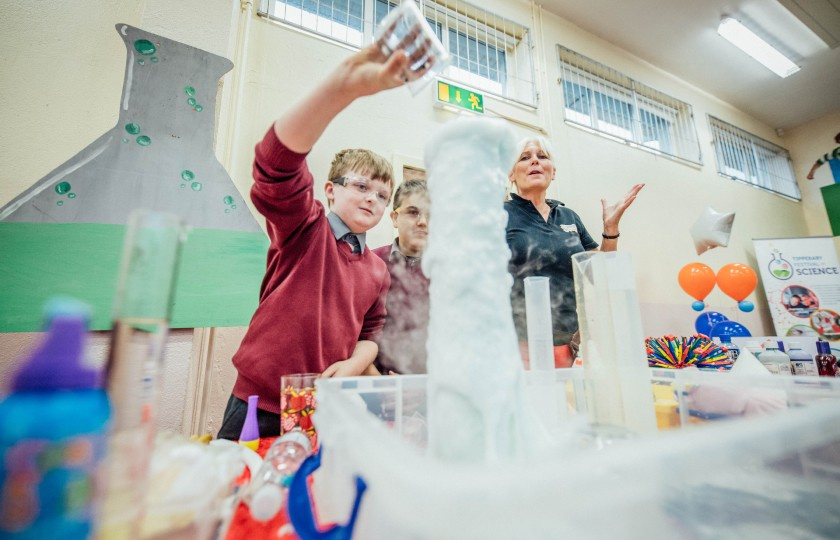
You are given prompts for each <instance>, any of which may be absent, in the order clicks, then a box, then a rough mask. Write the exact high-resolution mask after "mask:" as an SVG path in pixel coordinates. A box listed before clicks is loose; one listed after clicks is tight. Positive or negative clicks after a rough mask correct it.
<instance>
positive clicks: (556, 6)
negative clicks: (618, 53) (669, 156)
mask: <svg viewBox="0 0 840 540" xmlns="http://www.w3.org/2000/svg"><path fill="white" fill-rule="evenodd" d="M537 2H538V3H541V4H542V5H543V7H544V8H545V9H546V10H547V11H549V12H552V13H555V14H557V15H559V16H560V17H562V18H563V19H566V20H567V21H569V22H571V23H573V24H575V25H576V26H579V27H580V28H583V29H584V30H586V31H588V32H590V33H592V34H594V35H596V36H598V37H600V38H602V39H604V40H606V41H608V42H610V43H612V44H614V45H617V46H618V47H620V48H622V49H624V50H626V51H629V52H630V53H632V54H634V55H635V56H638V57H639V58H641V59H643V60H645V61H647V62H649V63H651V64H653V65H655V66H657V67H659V68H662V69H664V70H665V71H668V72H670V73H672V74H673V75H676V76H677V77H679V78H681V79H683V80H684V81H687V82H689V83H691V84H692V85H694V86H696V87H698V88H700V89H702V90H704V91H706V92H708V93H710V94H712V95H714V96H716V97H718V98H720V99H722V100H723V101H725V102H727V103H730V104H731V105H733V106H735V107H737V108H738V109H741V110H742V111H745V112H746V113H748V114H750V115H751V116H753V117H754V118H757V119H758V120H761V121H763V122H765V123H767V124H768V125H770V126H771V127H773V128H775V129H783V130H788V129H791V128H794V127H796V126H799V125H801V124H804V123H806V122H809V121H811V120H814V119H816V118H820V117H822V116H824V115H826V114H829V113H832V112H835V111H840V46H838V44H840V0H728V1H727V0H586V1H581V0H537ZM785 6H787V8H786V7H785ZM803 6H805V7H803ZM794 13H795V14H794ZM725 15H726V16H730V17H734V18H736V19H738V20H740V21H741V22H742V23H744V24H745V25H747V26H749V27H750V28H751V29H752V30H753V31H754V32H755V33H757V34H759V35H761V36H762V37H764V38H765V39H767V41H770V42H771V43H772V44H773V45H776V46H777V48H779V49H780V50H781V51H783V52H785V53H787V55H788V56H789V57H790V58H791V59H792V60H794V62H796V64H797V65H799V66H800V67H801V68H802V69H801V70H800V71H798V72H797V73H794V74H793V75H791V76H789V77H787V78H786V79H782V78H779V77H778V76H776V75H775V74H774V73H773V72H771V71H770V70H769V69H767V68H765V67H764V66H762V65H761V64H759V63H758V62H756V61H755V60H753V59H752V58H750V57H749V56H747V55H746V53H743V52H741V51H740V50H739V49H737V48H736V47H735V46H734V45H732V44H730V43H729V42H728V41H726V40H725V39H723V38H722V37H720V36H719V35H718V34H717V26H718V23H719V22H720V20H721V18H722V17H723V16H725ZM811 28H813V29H814V30H811ZM820 36H821V37H820ZM561 44H562V43H561ZM831 46H833V47H834V48H832V47H831ZM578 52H580V53H582V54H587V52H586V51H578ZM594 60H598V59H597V58H594ZM641 82H645V81H641ZM674 97H676V98H680V96H674Z"/></svg>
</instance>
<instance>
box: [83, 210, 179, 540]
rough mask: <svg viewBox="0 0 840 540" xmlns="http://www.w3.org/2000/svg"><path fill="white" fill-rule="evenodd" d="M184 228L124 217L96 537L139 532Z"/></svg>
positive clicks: (167, 220)
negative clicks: (103, 498) (101, 501)
mask: <svg viewBox="0 0 840 540" xmlns="http://www.w3.org/2000/svg"><path fill="white" fill-rule="evenodd" d="M184 234H185V228H184V224H183V223H182V221H181V219H180V218H179V217H177V216H175V215H172V214H164V213H159V212H151V211H148V210H137V211H135V212H132V214H131V216H130V217H129V224H128V231H127V233H126V237H125V242H124V244H123V256H122V263H121V269H120V275H119V280H118V283H117V294H116V299H115V302H114V315H113V318H114V328H113V330H112V334H111V350H110V355H109V358H108V365H107V385H108V394H109V396H110V397H111V400H112V403H113V407H114V421H113V425H112V427H111V433H110V436H109V441H108V477H107V484H106V485H107V489H106V492H107V499H106V502H105V511H104V514H103V520H102V523H101V524H100V529H99V536H100V538H136V537H138V536H139V534H140V527H141V526H142V519H143V508H144V499H145V494H146V486H147V478H146V477H147V471H148V468H149V463H150V456H151V452H152V450H153V446H154V439H155V423H156V416H157V415H156V402H157V397H158V391H159V386H160V373H161V372H162V371H163V368H162V365H161V364H162V362H163V349H164V345H165V344H166V336H167V333H168V330H169V318H170V314H171V309H172V295H173V293H174V290H175V287H174V285H175V276H176V275H177V271H178V262H179V258H180V253H181V246H182V244H183V240H184Z"/></svg>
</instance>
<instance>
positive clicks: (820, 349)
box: [817, 341, 831, 354]
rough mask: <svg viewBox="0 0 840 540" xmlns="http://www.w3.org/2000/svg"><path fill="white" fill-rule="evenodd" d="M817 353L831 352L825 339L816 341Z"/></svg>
mask: <svg viewBox="0 0 840 540" xmlns="http://www.w3.org/2000/svg"><path fill="white" fill-rule="evenodd" d="M817 354H831V346H830V345H829V344H828V342H827V341H818V342H817Z"/></svg>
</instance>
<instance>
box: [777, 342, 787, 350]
mask: <svg viewBox="0 0 840 540" xmlns="http://www.w3.org/2000/svg"><path fill="white" fill-rule="evenodd" d="M776 343H778V344H779V350H780V351H782V352H785V342H784V341H777V342H776Z"/></svg>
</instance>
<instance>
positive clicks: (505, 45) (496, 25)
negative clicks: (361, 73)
mask: <svg viewBox="0 0 840 540" xmlns="http://www.w3.org/2000/svg"><path fill="white" fill-rule="evenodd" d="M406 1H409V0H406ZM398 5H399V2H395V1H390V0H261V2H260V7H259V12H260V13H261V14H262V15H264V16H267V17H269V18H271V19H275V20H278V21H283V22H285V23H288V24H291V25H294V26H297V27H299V28H303V29H305V30H308V31H310V32H313V33H316V34H319V35H321V36H325V37H328V38H331V39H334V40H336V41H340V42H342V43H346V44H348V45H352V46H354V47H362V46H363V45H364V44H367V43H371V42H372V41H373V33H374V29H375V28H376V25H377V24H379V23H380V22H381V21H382V19H383V18H385V16H386V15H387V14H388V12H390V11H391V10H392V9H394V8H395V7H397V6H398ZM419 5H420V11H421V12H422V13H423V15H424V16H425V17H426V20H427V21H428V23H429V25H430V26H431V27H432V29H433V30H434V32H435V34H436V35H437V36H438V38H439V39H440V40H441V42H442V43H443V45H444V47H446V48H447V49H448V50H449V52H450V54H451V55H452V63H451V64H450V66H449V67H448V68H447V69H446V70H445V71H444V72H443V73H442V76H443V77H445V78H447V79H451V80H452V81H454V82H457V83H462V84H465V85H468V86H471V87H473V88H475V89H477V90H482V91H486V92H489V93H492V94H496V95H498V96H501V97H504V98H507V99H511V100H513V101H518V102H520V103H523V104H526V105H530V106H535V105H536V102H537V98H536V89H535V86H534V74H533V66H532V62H531V32H530V30H529V29H528V28H527V27H525V26H523V25H521V24H518V23H515V22H513V21H510V20H508V19H505V18H503V17H500V16H498V15H495V14H493V13H491V12H489V11H487V10H484V9H481V8H479V7H477V6H474V5H472V4H469V3H467V2H461V1H459V0H420V2H419Z"/></svg>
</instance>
